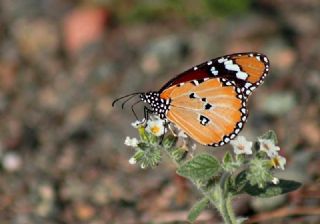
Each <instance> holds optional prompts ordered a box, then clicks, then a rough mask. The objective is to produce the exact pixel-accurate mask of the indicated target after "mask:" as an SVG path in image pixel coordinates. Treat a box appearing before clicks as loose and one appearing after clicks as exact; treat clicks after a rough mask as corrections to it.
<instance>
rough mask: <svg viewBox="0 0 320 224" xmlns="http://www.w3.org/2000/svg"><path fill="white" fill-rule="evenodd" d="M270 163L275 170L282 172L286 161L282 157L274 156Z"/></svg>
mask: <svg viewBox="0 0 320 224" xmlns="http://www.w3.org/2000/svg"><path fill="white" fill-rule="evenodd" d="M271 162H272V165H273V166H274V167H275V168H280V169H282V170H284V165H285V164H286V162H287V160H286V158H284V157H283V156H280V155H276V156H274V157H272V158H271Z"/></svg>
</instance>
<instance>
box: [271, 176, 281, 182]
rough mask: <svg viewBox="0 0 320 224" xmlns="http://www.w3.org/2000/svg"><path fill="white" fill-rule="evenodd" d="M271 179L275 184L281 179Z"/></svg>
mask: <svg viewBox="0 0 320 224" xmlns="http://www.w3.org/2000/svg"><path fill="white" fill-rule="evenodd" d="M271 181H272V183H273V184H278V183H279V181H280V180H279V179H278V178H276V177H273V179H272V180H271Z"/></svg>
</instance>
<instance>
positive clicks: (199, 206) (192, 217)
mask: <svg viewBox="0 0 320 224" xmlns="http://www.w3.org/2000/svg"><path fill="white" fill-rule="evenodd" d="M208 204H209V199H208V198H202V199H201V200H200V201H198V202H197V203H196V204H195V205H194V206H193V207H192V208H191V210H190V212H189V214H188V220H189V222H191V223H193V222H194V221H196V219H197V218H198V216H199V215H200V214H201V212H202V211H203V210H204V209H205V208H206V207H207V205H208Z"/></svg>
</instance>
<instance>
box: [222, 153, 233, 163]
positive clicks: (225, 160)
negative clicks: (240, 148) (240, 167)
mask: <svg viewBox="0 0 320 224" xmlns="http://www.w3.org/2000/svg"><path fill="white" fill-rule="evenodd" d="M232 162H233V159H232V156H231V153H230V152H226V154H225V155H224V157H223V163H224V164H225V165H226V164H230V163H232Z"/></svg>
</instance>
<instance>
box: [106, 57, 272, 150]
mask: <svg viewBox="0 0 320 224" xmlns="http://www.w3.org/2000/svg"><path fill="white" fill-rule="evenodd" d="M269 67H270V64H269V60H268V58H267V57H266V56H265V55H263V54H260V53H255V52H247V53H236V54H230V55H225V56H222V57H218V58H215V59H212V60H209V61H207V62H204V63H202V64H199V65H197V66H194V67H192V68H191V69H189V70H187V71H185V72H183V73H181V74H179V75H177V76H176V77H174V78H172V79H171V80H169V81H168V82H167V83H166V84H165V85H164V86H163V87H162V88H161V89H160V90H159V91H150V92H137V93H132V94H129V95H126V96H123V97H120V98H118V99H116V100H115V101H114V102H113V103H112V106H114V104H115V103H116V102H117V101H118V100H120V99H124V98H127V99H126V100H125V102H124V103H123V104H122V108H123V107H124V104H125V103H126V102H128V101H129V100H130V99H131V98H133V97H134V96H137V95H139V101H137V102H135V103H134V104H133V105H132V106H131V109H132V111H133V113H134V115H135V116H136V114H135V111H134V109H133V108H134V106H135V105H136V104H138V103H140V102H144V103H145V104H147V105H148V106H145V107H144V112H145V119H146V120H147V119H148V115H149V114H150V113H151V114H154V115H158V116H159V117H160V118H161V119H164V120H166V121H169V122H171V123H173V124H175V125H176V126H177V127H179V128H180V129H182V130H183V131H184V132H185V133H186V134H187V135H189V136H190V137H191V138H192V139H194V140H195V141H197V142H199V143H201V144H203V145H208V146H214V147H215V146H222V145H224V144H226V143H228V142H230V140H232V139H234V138H235V137H236V136H237V135H238V134H239V132H240V131H241V130H242V128H243V125H244V123H245V122H246V120H247V118H248V109H247V101H248V97H249V96H250V95H251V93H252V92H253V91H254V90H255V89H256V88H257V87H258V86H259V85H261V84H262V83H263V81H264V79H265V77H266V75H267V74H268V72H269ZM136 117H137V116H136Z"/></svg>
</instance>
